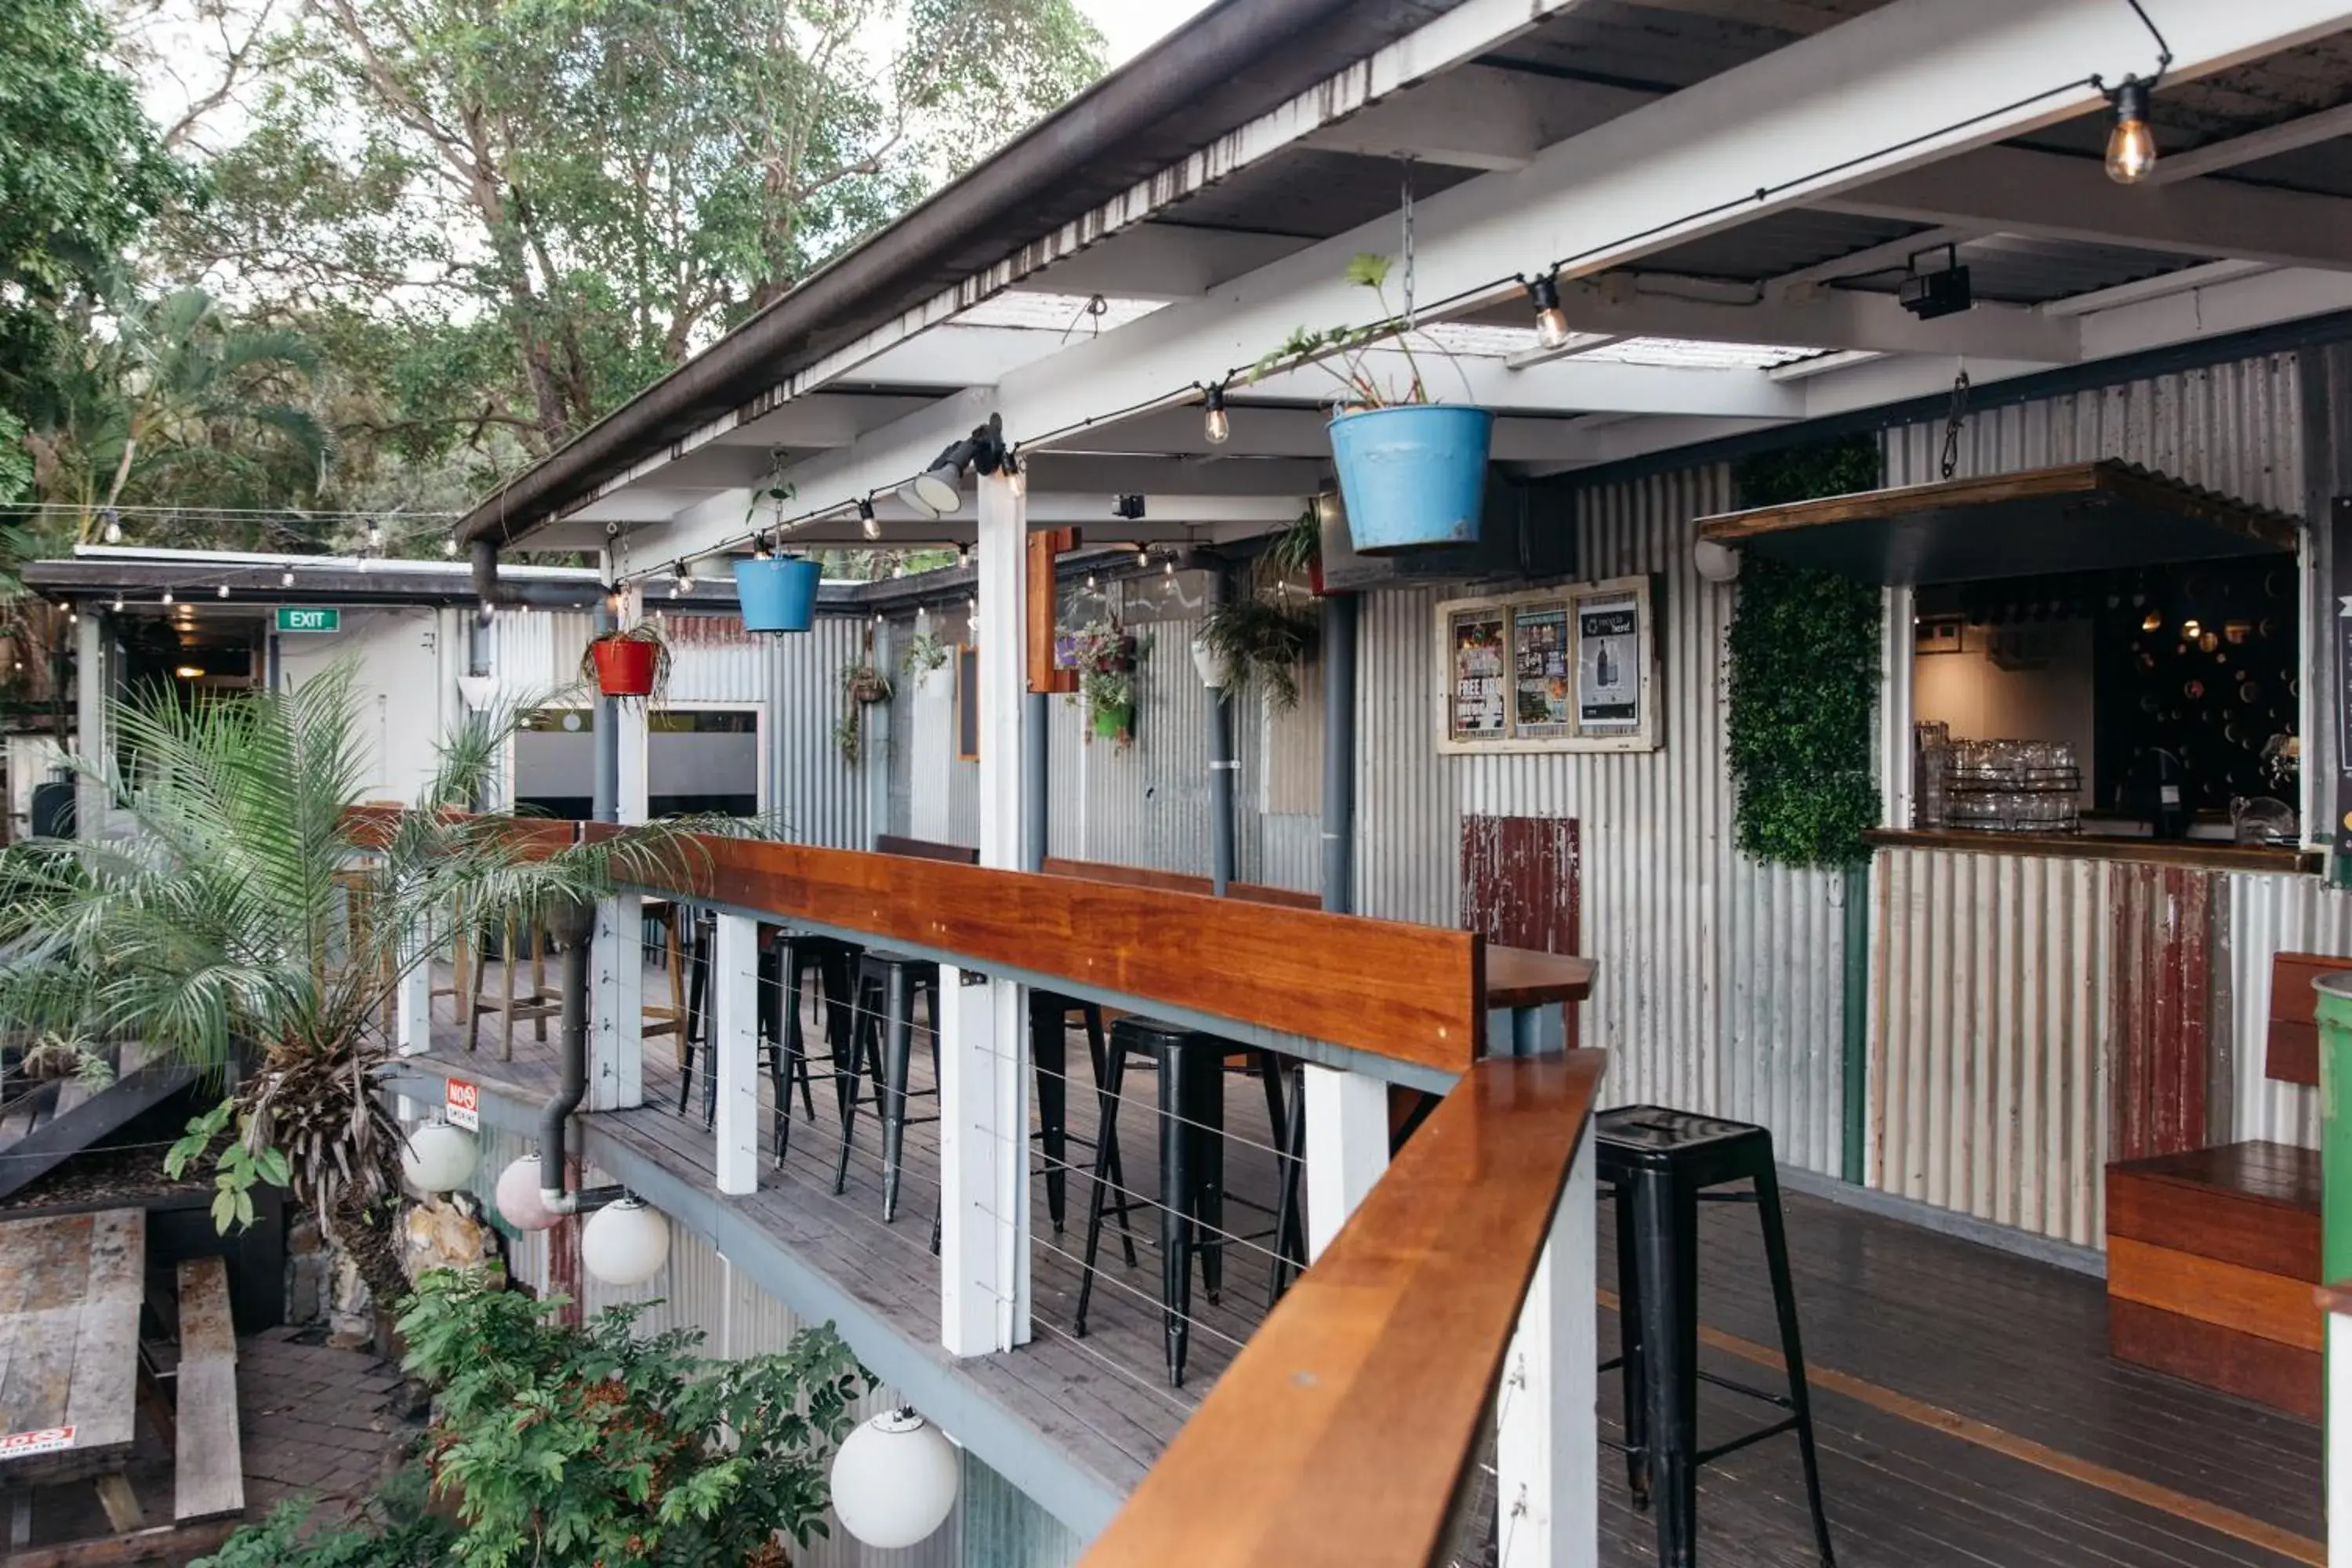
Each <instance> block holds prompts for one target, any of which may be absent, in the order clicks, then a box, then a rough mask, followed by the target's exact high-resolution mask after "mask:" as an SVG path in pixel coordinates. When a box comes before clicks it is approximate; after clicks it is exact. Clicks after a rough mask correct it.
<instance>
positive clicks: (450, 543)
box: [441, 533, 457, 555]
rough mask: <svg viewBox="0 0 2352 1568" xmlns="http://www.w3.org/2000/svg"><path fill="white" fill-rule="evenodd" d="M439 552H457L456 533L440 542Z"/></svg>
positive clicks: (452, 553)
mask: <svg viewBox="0 0 2352 1568" xmlns="http://www.w3.org/2000/svg"><path fill="white" fill-rule="evenodd" d="M441 553H442V554H444V555H455V554H457V535H456V534H454V533H453V534H451V535H450V536H449V537H448V538H446V539H445V540H443V541H442V542H441Z"/></svg>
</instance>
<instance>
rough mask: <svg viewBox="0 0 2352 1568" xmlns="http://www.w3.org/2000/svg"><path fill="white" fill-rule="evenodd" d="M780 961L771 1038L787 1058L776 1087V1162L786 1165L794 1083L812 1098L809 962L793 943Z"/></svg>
mask: <svg viewBox="0 0 2352 1568" xmlns="http://www.w3.org/2000/svg"><path fill="white" fill-rule="evenodd" d="M776 958H777V961H778V963H777V967H778V968H779V969H781V970H782V972H783V973H782V987H781V989H780V990H779V991H778V993H777V994H776V998H775V1005H776V1017H775V1020H774V1024H773V1028H772V1034H771V1036H770V1037H771V1038H772V1039H773V1040H775V1042H776V1051H777V1054H778V1055H779V1056H781V1057H782V1059H783V1070H782V1074H781V1075H780V1077H779V1080H778V1082H777V1085H776V1163H777V1164H779V1165H782V1163H784V1155H785V1153H786V1152H788V1151H789V1150H790V1149H791V1148H792V1146H793V1083H794V1082H795V1081H797V1082H798V1083H799V1084H800V1086H801V1095H802V1098H803V1100H806V1099H808V1098H809V1068H808V1037H807V1034H806V1032H805V1030H804V1029H803V1027H802V1025H801V983H802V981H803V978H804V977H805V975H806V973H807V968H808V963H807V960H805V959H804V958H803V957H802V956H801V950H800V949H799V948H797V947H795V946H793V945H792V944H791V943H790V942H785V943H783V944H782V945H781V946H780V948H779V949H778V951H777V953H776ZM809 1120H810V1121H815V1120H816V1107H815V1105H814V1102H812V1103H811V1104H810V1106H809Z"/></svg>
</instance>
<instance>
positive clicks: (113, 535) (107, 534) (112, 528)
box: [100, 507, 122, 544]
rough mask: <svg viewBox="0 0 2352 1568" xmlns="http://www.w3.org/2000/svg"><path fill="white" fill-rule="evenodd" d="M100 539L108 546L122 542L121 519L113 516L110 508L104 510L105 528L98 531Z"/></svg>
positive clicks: (113, 513) (113, 512) (113, 511)
mask: <svg viewBox="0 0 2352 1568" xmlns="http://www.w3.org/2000/svg"><path fill="white" fill-rule="evenodd" d="M100 538H102V539H104V540H105V541H106V542H108V543H109V544H120V543H121V542H122V519H121V517H119V516H117V515H116V514H115V510H114V509H113V508H112V507H108V508H107V509H106V527H105V528H104V529H103V530H102V531H100Z"/></svg>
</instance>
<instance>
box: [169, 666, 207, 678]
mask: <svg viewBox="0 0 2352 1568" xmlns="http://www.w3.org/2000/svg"><path fill="white" fill-rule="evenodd" d="M172 673H173V675H176V676H178V677H179V678H180V679H182V680H202V679H204V678H205V671H204V667H203V666H202V665H195V664H184V665H182V666H180V668H177V669H175V670H173V671H172Z"/></svg>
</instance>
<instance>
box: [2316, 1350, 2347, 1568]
mask: <svg viewBox="0 0 2352 1568" xmlns="http://www.w3.org/2000/svg"><path fill="white" fill-rule="evenodd" d="M2323 1414H2324V1415H2326V1418H2327V1419H2326V1435H2327V1560H2328V1561H2329V1562H2330V1563H2352V1436H2347V1432H2346V1427H2345V1425H2344V1422H2345V1419H2346V1417H2347V1415H2352V1321H2347V1316H2346V1314H2344V1313H2342V1312H2330V1313H2328V1314H2327V1399H2326V1406H2325V1409H2324V1411H2323Z"/></svg>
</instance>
